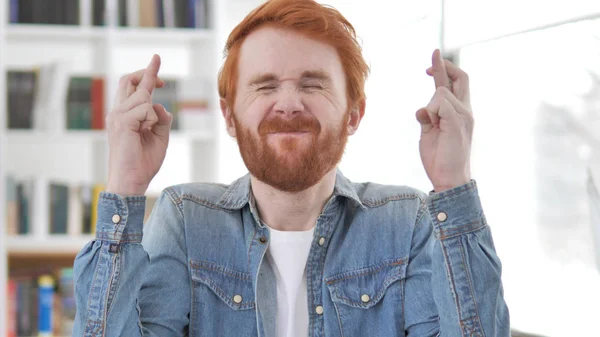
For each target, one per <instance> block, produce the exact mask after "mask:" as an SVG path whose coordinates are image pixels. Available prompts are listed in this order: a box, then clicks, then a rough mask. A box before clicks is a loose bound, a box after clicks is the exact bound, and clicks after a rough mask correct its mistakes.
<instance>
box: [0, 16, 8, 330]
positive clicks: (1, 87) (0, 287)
mask: <svg viewBox="0 0 600 337" xmlns="http://www.w3.org/2000/svg"><path fill="white" fill-rule="evenodd" d="M4 18H6V6H0V46H4V45H6V42H5V23H4V21H5V20H4ZM4 60H5V48H0V75H1V76H0V178H2V181H1V182H0V186H2V188H1V191H0V221H2V220H4V219H6V215H5V214H6V212H5V208H6V198H5V193H4V181H3V180H4V176H5V171H4V165H3V164H2V163H5V162H6V155H5V153H6V137H5V132H4V130H6V111H5V110H6V108H5V107H6V76H4V74H5V73H6V72H5V70H4ZM2 222H4V221H2ZM5 227H6V226H5V225H2V226H0V294H2V295H0V298H2V300H0V301H1V302H0V327H1V328H0V336H2V337H6V333H7V331H6V328H5V327H6V326H7V318H8V317H7V316H8V314H7V309H6V307H7V300H6V298H7V296H6V293H7V275H8V256H7V247H6V245H7V242H8V241H7V240H6V235H5V234H4V233H5V232H6V230H5Z"/></svg>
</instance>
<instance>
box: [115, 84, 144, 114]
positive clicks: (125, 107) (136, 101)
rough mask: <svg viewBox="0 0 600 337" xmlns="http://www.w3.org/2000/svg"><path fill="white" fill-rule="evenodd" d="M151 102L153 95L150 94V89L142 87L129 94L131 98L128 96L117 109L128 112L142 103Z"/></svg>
mask: <svg viewBox="0 0 600 337" xmlns="http://www.w3.org/2000/svg"><path fill="white" fill-rule="evenodd" d="M151 102H152V97H151V96H150V93H149V92H148V90H145V89H140V90H137V91H135V92H134V93H133V94H132V95H131V96H129V98H127V99H126V100H125V102H123V103H121V104H120V105H119V108H118V109H117V111H118V112H121V113H126V112H128V111H130V110H132V109H133V108H135V107H136V106H138V105H140V104H144V103H151Z"/></svg>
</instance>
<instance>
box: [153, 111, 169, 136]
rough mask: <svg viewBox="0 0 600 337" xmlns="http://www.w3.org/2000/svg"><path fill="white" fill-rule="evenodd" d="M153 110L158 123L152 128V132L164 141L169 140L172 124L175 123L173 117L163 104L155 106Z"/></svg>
mask: <svg viewBox="0 0 600 337" xmlns="http://www.w3.org/2000/svg"><path fill="white" fill-rule="evenodd" d="M153 108H154V112H156V116H157V117H158V121H157V122H156V124H155V125H154V126H153V127H152V132H154V134H156V135H157V136H158V137H160V138H162V139H168V138H169V131H170V130H171V124H172V123H173V115H172V114H171V113H170V112H168V111H167V109H165V107H164V106H163V105H161V104H154V106H153Z"/></svg>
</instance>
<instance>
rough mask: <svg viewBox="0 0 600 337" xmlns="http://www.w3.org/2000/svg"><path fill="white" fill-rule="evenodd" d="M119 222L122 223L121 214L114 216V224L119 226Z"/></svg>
mask: <svg viewBox="0 0 600 337" xmlns="http://www.w3.org/2000/svg"><path fill="white" fill-rule="evenodd" d="M119 221H121V216H120V215H119V214H115V215H113V216H112V222H113V223H114V224H118V223H119Z"/></svg>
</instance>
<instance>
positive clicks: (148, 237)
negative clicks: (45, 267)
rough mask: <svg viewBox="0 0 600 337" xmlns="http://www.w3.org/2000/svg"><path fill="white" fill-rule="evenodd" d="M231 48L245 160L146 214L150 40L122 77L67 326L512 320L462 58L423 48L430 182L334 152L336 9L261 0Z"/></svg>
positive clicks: (421, 116) (435, 327)
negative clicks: (102, 185) (384, 181)
mask: <svg viewBox="0 0 600 337" xmlns="http://www.w3.org/2000/svg"><path fill="white" fill-rule="evenodd" d="M226 50H227V58H226V60H225V63H224V66H223V68H222V70H221V72H220V74H219V94H220V96H221V110H222V113H223V117H224V119H225V122H226V126H227V132H228V133H229V134H230V135H231V136H232V137H235V138H236V139H237V142H238V145H239V148H240V153H241V155H242V158H243V160H244V162H245V164H246V166H247V167H248V170H249V174H248V175H247V176H244V177H241V178H240V179H238V180H236V181H235V182H233V183H232V184H231V185H228V186H224V185H220V184H203V183H202V184H201V183H190V184H183V185H178V186H172V187H169V188H167V189H165V190H164V192H163V193H162V194H161V196H160V198H159V200H158V201H157V204H156V206H155V208H154V209H153V212H152V215H151V216H150V219H149V221H148V223H146V224H145V226H144V228H143V231H142V219H143V214H144V201H145V198H144V193H145V191H146V189H147V187H148V185H149V183H150V181H151V179H152V177H153V176H154V175H155V174H156V173H157V172H158V170H159V168H160V166H161V163H162V161H163V159H164V157H165V153H166V148H167V144H168V136H169V129H170V123H171V120H172V117H171V114H170V113H169V112H167V111H166V110H165V109H164V107H162V106H160V105H153V104H152V102H151V93H152V90H153V89H154V88H157V87H161V86H162V85H163V84H164V83H163V81H162V80H161V79H160V78H159V77H158V71H159V66H160V59H159V57H158V56H156V55H155V56H154V57H153V58H152V60H151V62H150V64H149V65H148V67H147V69H145V70H140V71H138V72H135V73H132V74H130V75H128V76H126V77H124V78H123V79H122V80H121V82H120V87H119V91H118V94H117V102H116V106H115V108H114V110H113V111H112V112H111V113H110V114H109V115H108V116H107V128H108V132H109V145H110V158H109V159H110V163H109V169H110V174H109V180H108V184H107V189H106V191H105V192H103V193H102V195H101V196H100V200H99V202H98V204H99V205H98V206H99V208H98V223H97V234H96V240H94V241H93V242H91V243H90V244H88V245H87V246H86V247H85V248H84V249H83V250H82V251H81V252H80V254H79V255H78V256H77V259H76V261H75V273H76V276H75V277H76V296H77V305H78V311H77V317H76V327H75V331H74V333H73V335H74V336H128V337H129V336H141V335H144V336H186V335H189V336H285V337H291V336H294V337H296V336H385V337H387V336H404V335H408V336H417V337H421V336H508V335H509V334H510V333H509V315H508V310H507V307H506V304H505V302H504V299H503V290H502V283H501V264H500V261H499V259H498V257H497V256H496V253H495V250H494V246H493V242H492V237H491V233H490V229H489V227H488V226H487V224H486V221H485V218H484V215H483V211H482V209H481V205H480V202H479V198H478V194H477V187H476V184H475V182H474V181H473V180H472V179H471V177H470V169H469V161H470V159H469V154H470V144H471V135H472V131H473V130H472V128H473V117H472V114H471V108H470V105H469V87H468V79H467V75H466V74H465V73H464V72H463V71H461V70H460V69H459V68H458V67H456V66H455V65H453V64H452V63H450V62H448V61H444V60H443V59H442V57H441V55H440V53H439V51H437V50H436V51H435V52H434V54H433V63H432V67H431V68H430V69H428V70H427V73H428V74H429V75H431V76H433V78H434V82H435V86H436V88H437V89H436V91H435V94H434V95H433V99H432V100H431V102H429V104H428V105H427V106H426V107H425V108H423V109H420V110H419V111H418V112H417V116H416V117H417V120H418V121H419V122H420V124H421V128H422V134H421V141H420V151H421V157H422V161H423V165H424V167H425V170H426V172H427V174H428V177H429V179H430V180H431V182H432V185H433V189H434V190H433V191H431V192H430V193H429V194H425V193H422V192H419V191H416V190H414V189H411V188H408V187H401V186H382V185H378V184H372V183H365V184H354V183H351V182H350V181H349V180H348V179H347V178H346V177H344V176H343V174H342V173H341V172H340V171H339V170H338V169H337V164H338V162H339V160H340V158H341V157H342V153H343V151H344V147H345V144H346V140H347V138H348V136H349V135H352V134H353V133H355V132H356V130H357V129H358V127H359V124H360V121H361V119H362V118H363V116H364V113H365V95H364V83H365V80H366V77H367V74H368V67H367V65H366V63H365V61H364V60H363V58H362V55H361V50H360V47H359V45H358V43H357V42H356V36H355V32H354V29H353V28H352V26H351V25H350V23H349V22H347V21H346V20H345V19H344V18H343V17H342V16H341V14H340V13H338V12H337V11H335V10H334V9H331V8H328V7H324V6H321V5H319V4H317V3H316V2H314V1H311V0H301V1H299V0H273V1H269V2H266V3H264V4H263V5H261V6H260V7H258V8H257V9H256V10H255V11H253V12H252V13H250V14H249V15H248V16H247V17H246V18H245V19H244V20H243V21H242V22H241V23H240V24H239V25H238V26H237V27H236V28H235V29H234V30H233V31H232V33H231V35H230V36H229V39H228V41H227V45H226ZM142 234H143V235H142ZM140 243H141V244H140Z"/></svg>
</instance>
